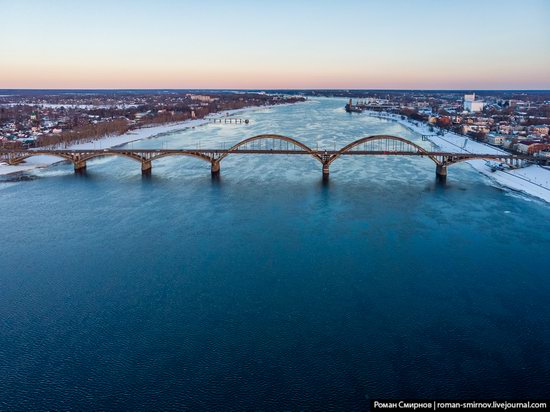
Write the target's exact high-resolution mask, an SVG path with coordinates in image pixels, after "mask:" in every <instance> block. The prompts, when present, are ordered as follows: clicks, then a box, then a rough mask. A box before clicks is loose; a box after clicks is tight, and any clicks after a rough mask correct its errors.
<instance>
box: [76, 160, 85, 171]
mask: <svg viewBox="0 0 550 412" xmlns="http://www.w3.org/2000/svg"><path fill="white" fill-rule="evenodd" d="M85 171H86V160H75V161H74V172H75V173H83V172H85Z"/></svg>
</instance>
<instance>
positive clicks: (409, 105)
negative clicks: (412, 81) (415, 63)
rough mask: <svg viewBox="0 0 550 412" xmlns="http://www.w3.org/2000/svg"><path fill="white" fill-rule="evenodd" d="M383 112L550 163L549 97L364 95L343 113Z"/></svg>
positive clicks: (527, 94)
mask: <svg viewBox="0 0 550 412" xmlns="http://www.w3.org/2000/svg"><path fill="white" fill-rule="evenodd" d="M364 110H370V111H376V112H387V113H393V114H397V115H399V116H401V117H402V118H403V119H408V120H410V121H413V122H423V123H426V124H428V125H429V126H430V131H431V132H433V133H440V134H443V133H444V132H454V133H457V134H460V135H464V136H468V137H470V138H472V139H474V140H477V141H480V142H484V143H487V144H490V145H492V146H497V147H500V148H502V149H504V150H507V151H510V152H512V153H520V154H529V155H535V156H544V157H549V158H550V137H549V131H550V93H548V92H538V93H537V92H517V93H514V92H490V93H487V92H485V93H483V95H482V96H480V95H479V94H476V93H467V94H464V95H461V94H459V93H457V92H415V91H410V92H402V93H399V92H390V93H382V92H364V94H363V96H362V97H360V98H359V99H358V100H356V102H355V103H354V102H353V101H352V99H351V98H350V100H349V102H348V104H347V105H346V111H348V112H351V113H353V112H362V111H364Z"/></svg>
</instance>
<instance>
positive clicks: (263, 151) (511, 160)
mask: <svg viewBox="0 0 550 412" xmlns="http://www.w3.org/2000/svg"><path fill="white" fill-rule="evenodd" d="M246 154H249V155H305V156H311V157H313V158H314V159H315V160H317V161H319V163H320V164H321V166H322V171H323V176H324V177H328V175H329V171H330V166H331V164H332V163H334V161H336V160H338V159H339V158H341V157H345V156H413V157H425V158H428V159H431V160H432V161H433V162H434V164H435V169H436V176H438V177H439V178H445V177H446V176H447V168H448V167H449V166H451V165H454V164H457V163H460V162H464V161H468V160H476V159H485V160H491V161H495V162H498V163H502V164H506V165H508V166H509V167H512V168H514V167H520V166H521V165H522V164H523V163H524V162H528V163H536V164H548V162H549V160H547V159H543V158H537V157H534V156H528V155H516V154H508V153H499V154H494V153H491V154H479V153H468V152H460V153H453V152H441V151H430V150H427V149H424V148H423V147H421V146H419V145H417V144H416V143H414V142H411V141H410V140H407V139H404V138H402V137H398V136H390V135H375V136H367V137H364V138H362V139H359V140H356V141H354V142H352V143H350V144H348V145H346V146H344V147H342V148H341V149H339V150H322V149H321V150H319V149H312V148H310V147H309V146H307V145H306V144H304V143H301V142H300V141H298V140H295V139H293V138H292V137H288V136H281V135H276V134H262V135H258V136H253V137H250V138H248V139H245V140H243V141H241V142H239V143H237V144H235V145H234V146H232V147H230V148H228V149H198V148H197V149H135V150H134V149H103V150H101V149H100V150H76V149H75V150H55V149H48V150H46V149H30V150H0V161H3V162H7V163H8V164H10V165H16V164H19V163H21V162H23V161H24V160H25V159H28V158H29V157H32V156H38V155H48V156H56V157H59V158H61V159H63V160H67V161H69V162H71V163H72V164H73V165H74V170H75V172H82V171H84V170H85V169H86V162H87V161H88V160H92V159H94V158H98V157H105V156H120V157H126V158H129V159H132V160H135V161H136V162H138V163H140V164H141V171H142V173H143V174H150V173H151V171H152V163H153V161H155V160H158V159H162V158H164V157H169V156H188V157H194V158H197V159H201V160H203V161H205V162H207V163H208V164H210V169H211V172H212V174H213V175H217V174H219V173H220V164H221V162H222V160H224V159H225V158H226V157H227V156H233V155H246Z"/></svg>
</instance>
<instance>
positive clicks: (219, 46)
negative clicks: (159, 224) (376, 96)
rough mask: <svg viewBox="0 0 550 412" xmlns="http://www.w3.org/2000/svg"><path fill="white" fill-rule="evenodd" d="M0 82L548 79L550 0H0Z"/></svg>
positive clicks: (120, 84)
mask: <svg viewBox="0 0 550 412" xmlns="http://www.w3.org/2000/svg"><path fill="white" fill-rule="evenodd" d="M0 10H1V14H2V20H1V21H2V24H1V25H0V56H1V57H0V59H1V60H2V62H1V63H2V64H1V65H0V88H11V87H13V88H19V87H30V88H38V87H44V88H62V87H66V88H84V87H91V88H126V87H128V88H138V87H144V88H147V87H155V88H157V87H158V88H161V87H162V88H164V87H174V88H208V87H212V88H464V89H484V88H485V89H489V88H500V89H502V88H504V89H509V88H528V89H550V69H549V68H550V28H549V27H550V26H549V24H548V22H549V21H550V1H545V0H522V1H506V0H500V1H495V0H483V1H481V0H477V1H471V0H462V1H459V2H457V1H431V0H415V1H412V0H411V1H406V0H385V1H382V0H379V1H373V0H370V1H369V0H364V1H358V0H348V1H329V0H324V1H319V0H317V1H305V0H294V1H290V0H279V1H270V0H264V1H248V0H233V1H220V0H202V1H193V2H190V1H172V0H157V1H139V0H138V1H129V0H122V1H116V2H115V1H93V2H92V1H65V0H60V1H55V0H53V1H30V0H18V1H7V0H0Z"/></svg>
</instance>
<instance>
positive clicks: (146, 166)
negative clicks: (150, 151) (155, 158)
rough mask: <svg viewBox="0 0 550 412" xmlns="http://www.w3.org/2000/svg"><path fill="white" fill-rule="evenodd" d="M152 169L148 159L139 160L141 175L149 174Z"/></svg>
mask: <svg viewBox="0 0 550 412" xmlns="http://www.w3.org/2000/svg"><path fill="white" fill-rule="evenodd" d="M152 169H153V166H152V165H151V161H150V160H143V161H142V162H141V174H142V175H150V174H151V171H152Z"/></svg>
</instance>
